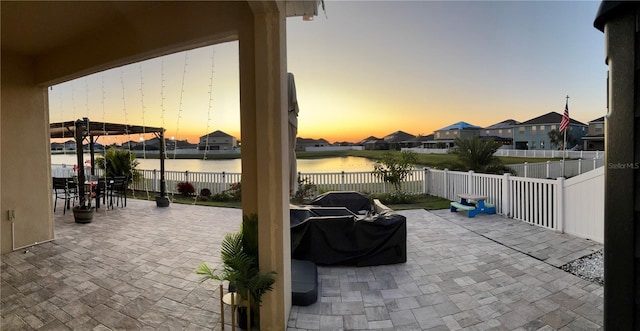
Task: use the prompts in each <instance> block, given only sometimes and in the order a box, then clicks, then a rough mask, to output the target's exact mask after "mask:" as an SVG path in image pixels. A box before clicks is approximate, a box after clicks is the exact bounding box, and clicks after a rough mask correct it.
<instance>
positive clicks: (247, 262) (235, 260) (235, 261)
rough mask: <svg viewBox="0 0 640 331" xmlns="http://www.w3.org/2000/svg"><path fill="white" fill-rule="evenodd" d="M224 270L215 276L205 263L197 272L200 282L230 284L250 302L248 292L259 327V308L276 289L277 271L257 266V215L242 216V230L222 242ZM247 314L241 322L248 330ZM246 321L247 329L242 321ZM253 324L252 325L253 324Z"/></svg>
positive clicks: (239, 319)
mask: <svg viewBox="0 0 640 331" xmlns="http://www.w3.org/2000/svg"><path fill="white" fill-rule="evenodd" d="M220 255H221V258H222V264H223V266H222V271H221V272H219V273H216V272H215V270H211V269H210V268H209V267H208V266H207V265H206V264H205V263H202V264H201V265H200V266H199V267H198V268H197V269H196V273H197V274H198V275H201V276H202V278H201V279H200V281H201V282H204V281H206V280H208V279H215V280H219V281H228V282H229V285H230V288H233V289H235V291H236V292H237V293H238V294H240V297H241V298H242V300H247V299H248V298H247V293H249V294H250V295H251V312H252V313H253V314H255V318H252V319H251V321H252V322H254V321H256V325H259V322H257V321H259V315H258V312H259V308H260V304H261V302H262V296H263V295H264V294H265V293H266V292H267V291H271V290H272V289H273V284H274V283H275V281H276V279H275V275H276V273H275V272H274V271H269V272H261V271H260V268H259V264H258V216H257V215H255V214H252V215H251V216H247V215H245V216H243V220H242V228H241V229H240V231H239V232H236V233H228V234H227V235H226V236H225V237H224V239H223V240H222V247H221V251H220ZM245 316H246V311H245V312H243V311H241V309H239V310H238V321H239V326H240V327H241V328H247V327H248V326H247V325H246V319H245ZM243 320H244V327H243V325H242V321H243ZM252 324H253V323H252Z"/></svg>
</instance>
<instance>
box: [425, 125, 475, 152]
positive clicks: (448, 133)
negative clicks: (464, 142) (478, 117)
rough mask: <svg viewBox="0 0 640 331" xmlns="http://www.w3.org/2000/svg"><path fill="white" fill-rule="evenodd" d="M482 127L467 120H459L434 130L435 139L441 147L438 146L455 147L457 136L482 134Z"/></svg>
mask: <svg viewBox="0 0 640 331" xmlns="http://www.w3.org/2000/svg"><path fill="white" fill-rule="evenodd" d="M481 129H482V128H481V127H479V126H476V125H473V124H469V123H467V122H458V123H454V124H451V125H449V126H446V127H444V128H442V129H440V130H436V131H435V132H434V135H435V140H436V141H437V144H438V146H439V147H437V148H450V147H453V143H454V141H455V139H456V138H460V139H467V138H472V137H476V136H479V135H480V130H481Z"/></svg>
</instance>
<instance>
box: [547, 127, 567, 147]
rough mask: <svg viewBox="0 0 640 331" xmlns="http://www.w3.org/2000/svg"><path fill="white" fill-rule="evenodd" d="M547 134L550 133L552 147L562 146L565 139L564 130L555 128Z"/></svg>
mask: <svg viewBox="0 0 640 331" xmlns="http://www.w3.org/2000/svg"><path fill="white" fill-rule="evenodd" d="M547 135H549V142H550V143H551V147H552V148H558V149H560V148H561V147H562V141H563V140H564V137H563V135H562V132H560V131H558V130H555V129H554V130H551V131H549V133H548V134H547Z"/></svg>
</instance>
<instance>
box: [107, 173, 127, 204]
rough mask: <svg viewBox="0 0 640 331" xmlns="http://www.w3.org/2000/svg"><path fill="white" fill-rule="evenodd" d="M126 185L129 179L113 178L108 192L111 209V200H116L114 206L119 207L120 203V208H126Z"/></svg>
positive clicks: (124, 177)
mask: <svg viewBox="0 0 640 331" xmlns="http://www.w3.org/2000/svg"><path fill="white" fill-rule="evenodd" d="M128 184H129V179H128V178H127V177H126V176H116V177H114V178H113V183H112V184H111V192H110V195H111V197H110V205H111V208H113V199H116V206H120V203H122V207H126V206H127V186H128Z"/></svg>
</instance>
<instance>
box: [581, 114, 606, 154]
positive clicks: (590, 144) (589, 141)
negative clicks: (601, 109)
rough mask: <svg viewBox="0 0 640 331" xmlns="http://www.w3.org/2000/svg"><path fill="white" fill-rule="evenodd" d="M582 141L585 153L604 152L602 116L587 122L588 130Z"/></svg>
mask: <svg viewBox="0 0 640 331" xmlns="http://www.w3.org/2000/svg"><path fill="white" fill-rule="evenodd" d="M582 141H583V143H584V150H585V151H604V116H602V117H600V118H596V119H595V120H593V121H590V122H589V129H588V130H587V134H586V135H585V136H584V137H582Z"/></svg>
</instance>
